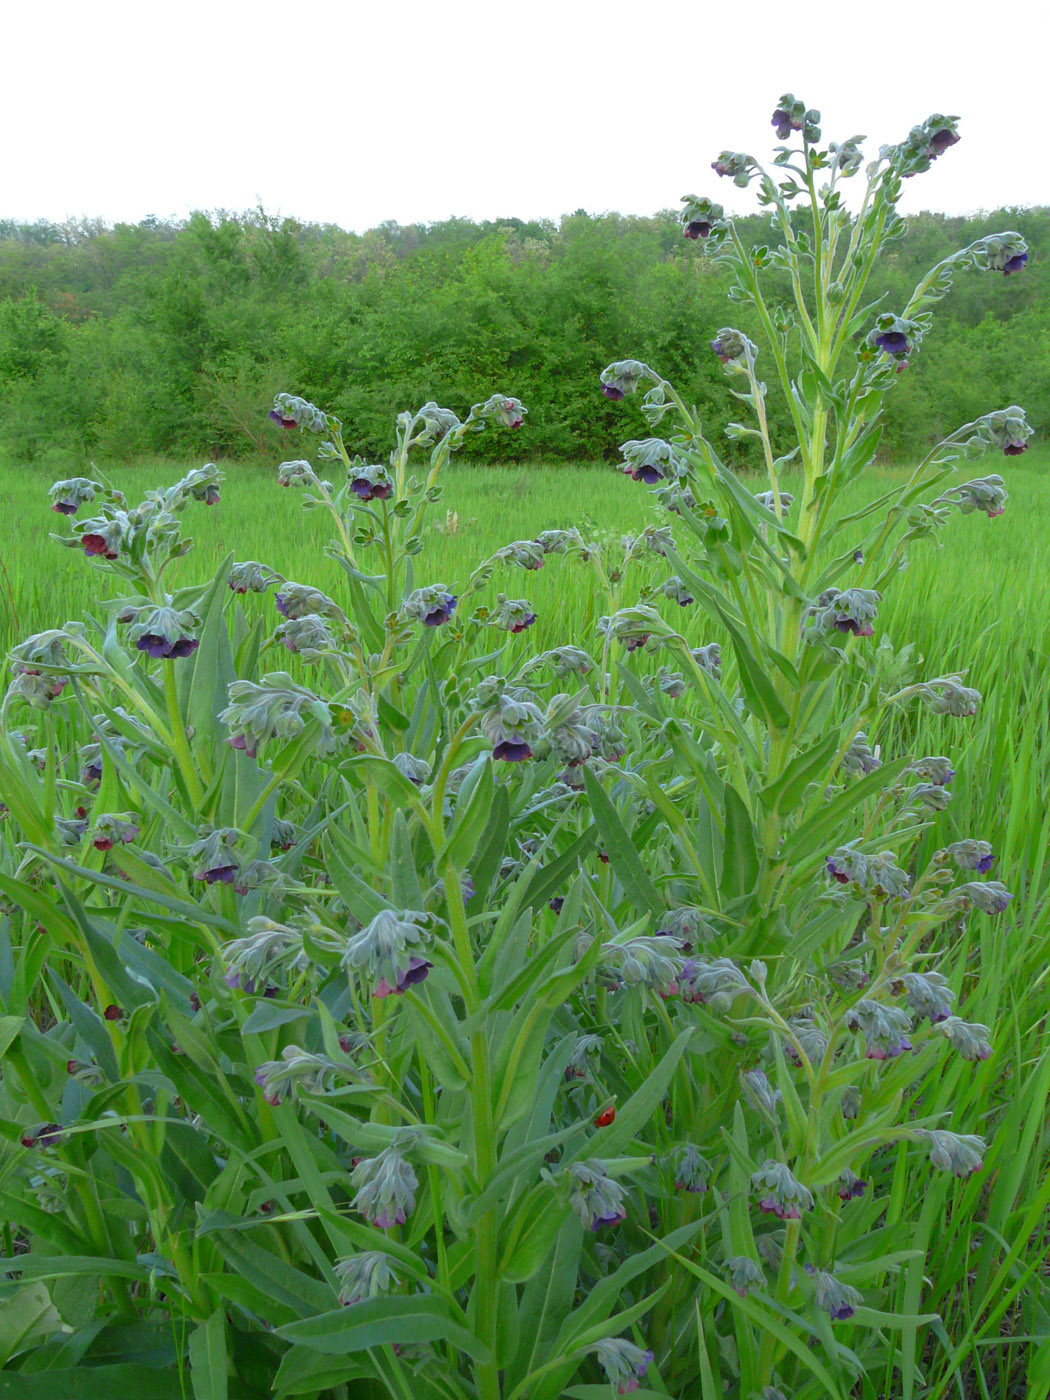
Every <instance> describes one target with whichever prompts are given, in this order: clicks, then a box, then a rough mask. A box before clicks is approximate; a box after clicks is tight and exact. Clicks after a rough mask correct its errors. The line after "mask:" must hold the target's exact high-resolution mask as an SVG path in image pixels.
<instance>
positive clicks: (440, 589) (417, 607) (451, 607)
mask: <svg viewBox="0 0 1050 1400" xmlns="http://www.w3.org/2000/svg"><path fill="white" fill-rule="evenodd" d="M458 601H459V600H458V599H457V598H456V597H455V596H454V595H453V594H451V593H449V591H448V590H447V589H446V587H445V585H444V584H443V583H431V584H428V585H427V586H426V587H425V588H415V589H413V590H412V592H411V593H410V594H409V595H408V597H407V598H406V599H405V601H404V602H403V603H402V605H401V615H402V617H404V618H406V619H407V620H409V621H412V622H421V623H422V624H423V626H424V627H441V626H443V625H444V623H446V622H448V621H449V619H450V618H451V616H452V614H453V612H454V611H455V609H456V603H457V602H458Z"/></svg>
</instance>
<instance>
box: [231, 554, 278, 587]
mask: <svg viewBox="0 0 1050 1400" xmlns="http://www.w3.org/2000/svg"><path fill="white" fill-rule="evenodd" d="M281 581H282V580H281V575H280V574H279V573H277V572H276V571H275V570H274V569H271V568H269V567H268V566H267V565H266V564H258V563H256V561H255V560H254V559H248V560H245V561H244V562H243V563H239V564H231V565H230V576H229V578H228V579H227V581H226V582H227V586H228V587H229V590H230V592H231V593H240V594H244V593H265V592H266V590H267V589H268V588H269V587H270V586H271V585H272V584H275V583H280V582H281Z"/></svg>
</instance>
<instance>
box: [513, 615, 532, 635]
mask: <svg viewBox="0 0 1050 1400" xmlns="http://www.w3.org/2000/svg"><path fill="white" fill-rule="evenodd" d="M535 621H536V614H535V613H526V614H525V616H524V617H523V618H522V620H521V621H520V622H516V623H515V624H514V626H513V627H512V628H511V629H510V630H511V631H512V632H514V633H518V632H524V631H525V628H526V627H531V626H532V624H533V623H534V622H535Z"/></svg>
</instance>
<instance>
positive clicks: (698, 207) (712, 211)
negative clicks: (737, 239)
mask: <svg viewBox="0 0 1050 1400" xmlns="http://www.w3.org/2000/svg"><path fill="white" fill-rule="evenodd" d="M682 204H683V205H684V208H683V209H682V212H681V213H680V214H679V216H678V217H679V218H680V219H681V221H682V224H683V229H682V232H683V234H684V235H685V237H686V238H690V239H692V240H693V241H694V242H695V241H696V240H697V239H699V238H703V239H707V238H710V237H711V235H712V234H715V235H716V236H717V235H719V234H723V233H724V232H725V227H726V225H725V210H724V209H723V208H722V206H721V204H714V203H712V201H711V200H710V199H698V198H697V196H696V195H695V194H687V195H685V196H683V199H682Z"/></svg>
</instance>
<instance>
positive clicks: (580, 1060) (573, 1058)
mask: <svg viewBox="0 0 1050 1400" xmlns="http://www.w3.org/2000/svg"><path fill="white" fill-rule="evenodd" d="M601 1053H602V1038H601V1036H600V1035H578V1036H577V1037H576V1044H575V1045H574V1046H573V1048H572V1054H571V1055H570V1056H569V1063H568V1064H567V1065H566V1066H565V1078H566V1079H586V1078H587V1071H588V1069H589V1065H588V1063H587V1061H588V1060H589V1059H597V1058H600V1056H601Z"/></svg>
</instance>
